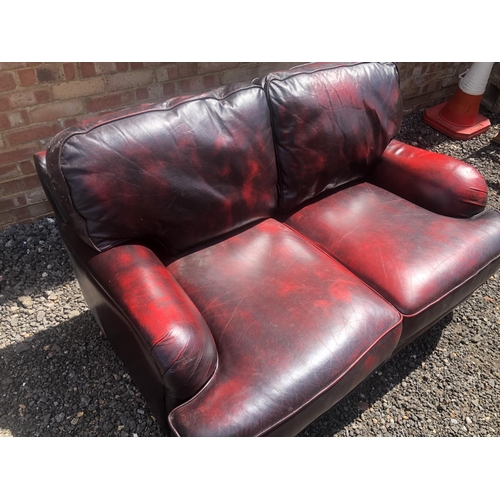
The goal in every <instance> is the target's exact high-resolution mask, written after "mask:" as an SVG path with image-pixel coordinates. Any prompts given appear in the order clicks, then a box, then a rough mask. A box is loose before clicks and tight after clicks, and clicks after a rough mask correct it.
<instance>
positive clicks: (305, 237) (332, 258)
mask: <svg viewBox="0 0 500 500" xmlns="http://www.w3.org/2000/svg"><path fill="white" fill-rule="evenodd" d="M278 222H279V221H278ZM280 224H282V225H283V226H285V227H287V228H288V229H290V230H291V231H293V232H294V233H296V234H297V235H299V236H300V237H301V238H302V239H303V240H304V241H306V242H307V243H309V244H310V245H311V246H313V247H314V248H316V250H319V251H320V252H321V253H323V254H324V255H325V256H326V257H328V259H330V260H333V261H334V262H336V263H337V264H339V265H341V266H342V268H343V269H344V271H346V272H347V274H350V275H351V276H354V277H355V278H356V279H357V280H358V281H360V282H361V283H362V284H363V285H364V286H366V287H367V288H369V289H370V290H371V291H372V292H373V293H374V294H375V295H377V296H378V297H379V298H380V299H381V300H383V301H384V303H385V305H388V306H390V307H391V309H393V310H394V311H396V312H397V313H398V314H399V316H401V318H402V317H403V315H402V313H401V311H400V310H399V309H398V308H397V307H396V306H394V305H393V304H391V303H390V302H389V301H388V300H387V299H386V298H385V297H384V296H383V295H381V294H380V293H379V292H377V290H375V289H374V288H373V287H372V286H370V285H369V284H368V283H366V282H365V281H364V280H362V279H361V278H360V277H359V276H358V275H357V274H356V273H354V272H353V271H351V270H350V269H349V268H348V267H346V266H345V265H344V264H343V263H342V262H340V260H338V259H337V258H336V257H334V256H333V255H330V254H329V253H328V252H327V251H326V250H324V249H323V248H321V247H320V246H318V245H317V244H316V243H315V242H314V241H312V240H310V239H309V238H308V237H307V236H305V235H303V234H302V233H301V232H299V231H297V230H296V229H295V228H293V227H292V226H289V225H288V224H287V223H286V222H280Z"/></svg>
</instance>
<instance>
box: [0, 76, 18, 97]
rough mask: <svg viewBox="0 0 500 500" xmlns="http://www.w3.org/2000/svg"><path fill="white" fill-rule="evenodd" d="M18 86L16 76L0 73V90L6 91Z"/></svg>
mask: <svg viewBox="0 0 500 500" xmlns="http://www.w3.org/2000/svg"><path fill="white" fill-rule="evenodd" d="M15 88H16V82H15V81H14V77H13V76H12V75H11V74H10V73H2V74H0V92H6V91H7V90H12V89H15Z"/></svg>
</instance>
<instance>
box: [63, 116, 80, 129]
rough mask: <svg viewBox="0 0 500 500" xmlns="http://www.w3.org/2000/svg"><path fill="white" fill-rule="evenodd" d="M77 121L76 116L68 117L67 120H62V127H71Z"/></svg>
mask: <svg viewBox="0 0 500 500" xmlns="http://www.w3.org/2000/svg"><path fill="white" fill-rule="evenodd" d="M77 123H78V120H77V119H76V118H70V119H69V120H64V128H68V127H73V126H74V125H76V124H77Z"/></svg>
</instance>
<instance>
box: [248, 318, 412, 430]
mask: <svg viewBox="0 0 500 500" xmlns="http://www.w3.org/2000/svg"><path fill="white" fill-rule="evenodd" d="M402 321H403V319H402V318H400V320H399V321H398V322H397V323H396V324H395V325H394V326H392V327H391V328H389V329H388V330H386V331H385V332H384V333H383V334H382V335H380V337H378V338H377V339H376V340H375V341H374V342H372V344H371V345H370V346H369V347H368V348H366V349H365V351H364V352H363V353H362V354H360V355H359V356H358V357H357V358H356V359H355V360H354V361H353V362H352V363H351V364H350V365H349V366H348V367H347V368H346V369H345V370H344V371H343V372H342V373H341V374H340V375H339V376H338V377H337V378H336V379H335V380H334V381H333V382H331V383H330V384H328V385H327V386H326V387H325V388H324V389H322V390H321V391H319V392H317V393H316V394H315V395H314V396H313V397H311V398H310V399H309V400H307V401H306V402H305V403H303V404H302V405H301V406H299V407H298V408H297V409H296V410H294V411H293V412H291V413H290V414H289V415H287V416H286V417H284V418H282V419H281V420H278V422H276V423H274V424H273V425H270V426H269V427H267V428H266V429H264V430H263V431H261V432H259V433H258V434H257V436H262V435H264V434H265V433H268V432H270V431H272V430H274V429H276V428H277V427H278V426H279V425H280V424H281V423H283V422H286V421H287V420H290V419H291V418H293V417H294V416H295V415H296V414H297V413H299V412H300V410H302V408H305V407H306V406H308V405H310V404H311V403H312V402H314V401H315V400H316V399H318V398H319V397H320V396H322V395H323V394H324V393H325V392H328V390H329V389H331V388H332V387H333V386H334V385H335V384H337V383H339V381H340V380H342V379H343V378H344V377H345V376H346V375H348V374H349V372H350V371H351V370H352V369H353V368H354V367H355V366H356V365H357V364H358V363H359V362H360V361H361V360H362V359H363V358H364V357H365V356H366V355H367V354H368V353H370V352H371V351H372V349H373V348H374V347H375V346H376V345H377V344H378V343H379V342H382V341H383V340H385V338H386V336H389V334H390V333H392V332H393V331H395V330H396V329H397V328H398V326H399V325H400V324H401V322H402ZM399 337H401V333H400V334H399ZM399 337H398V341H399ZM391 355H392V351H391V353H390V354H389V355H388V356H387V357H386V358H384V360H385V359H389V358H390V356H391ZM382 362H383V361H382ZM382 362H381V363H382ZM381 363H380V364H381ZM380 364H378V365H377V366H376V367H375V369H377V368H378V367H379V366H380ZM370 373H371V372H370ZM357 385H359V384H357Z"/></svg>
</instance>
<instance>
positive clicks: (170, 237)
mask: <svg viewBox="0 0 500 500" xmlns="http://www.w3.org/2000/svg"><path fill="white" fill-rule="evenodd" d="M47 168H48V172H49V175H50V176H51V180H52V182H53V183H54V185H55V187H56V190H57V192H58V195H59V196H60V198H61V200H62V203H63V204H64V206H65V209H66V211H67V212H68V213H69V214H70V215H71V217H72V221H73V226H74V227H75V229H76V230H77V231H78V233H79V235H80V237H81V238H82V239H84V240H85V241H86V242H87V243H89V244H90V245H91V246H94V247H95V248H96V249H98V250H100V251H102V250H105V249H107V248H110V247H112V246H114V245H117V244H119V243H121V242H123V241H126V240H129V239H133V238H141V237H149V238H153V239H156V240H157V241H159V242H160V243H162V244H163V245H164V246H165V248H167V249H168V250H169V251H170V252H171V254H172V255H174V254H176V253H179V252H181V251H183V250H185V249H186V248H188V247H191V246H194V245H196V244H199V243H201V242H203V241H205V240H208V239H210V238H214V237H216V236H219V235H221V234H224V233H226V232H229V231H231V230H233V229H236V228H238V227H240V226H242V225H244V224H247V223H249V222H252V221H254V220H258V219H261V218H265V217H268V216H269V215H270V214H271V213H272V212H273V211H274V209H275V206H276V165H275V157H274V150H273V141H272V132H271V126H270V118H269V109H268V107H267V102H266V98H265V95H264V91H263V90H262V88H261V87H259V86H257V85H253V86H241V87H236V88H234V87H231V86H230V87H225V88H222V89H217V90H215V91H212V92H208V93H206V94H203V95H202V96H198V97H197V98H194V97H192V96H190V97H186V98H174V99H172V100H169V101H166V102H164V103H161V104H158V105H157V106H155V107H139V108H137V109H134V110H132V111H124V112H121V113H114V114H112V115H109V116H107V117H106V118H100V119H98V120H97V119H94V120H89V121H87V122H84V123H83V125H81V126H79V127H74V128H71V129H68V130H67V131H64V132H62V133H61V134H60V135H59V136H57V137H56V138H55V140H54V141H53V143H51V145H50V146H49V148H48V152H47Z"/></svg>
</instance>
